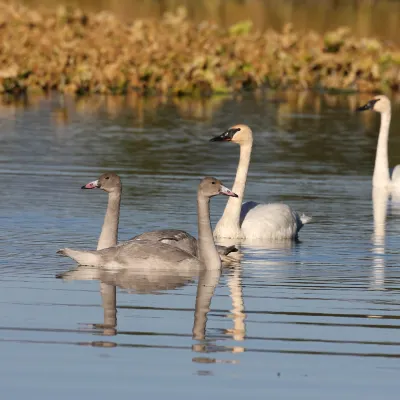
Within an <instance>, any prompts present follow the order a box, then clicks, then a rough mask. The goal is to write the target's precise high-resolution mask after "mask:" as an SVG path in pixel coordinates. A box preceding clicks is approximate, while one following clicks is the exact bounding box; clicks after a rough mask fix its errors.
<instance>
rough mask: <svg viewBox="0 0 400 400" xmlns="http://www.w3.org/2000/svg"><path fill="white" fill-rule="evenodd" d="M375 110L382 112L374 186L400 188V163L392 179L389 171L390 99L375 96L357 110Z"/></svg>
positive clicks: (373, 179)
mask: <svg viewBox="0 0 400 400" xmlns="http://www.w3.org/2000/svg"><path fill="white" fill-rule="evenodd" d="M366 110H374V111H376V112H378V113H380V114H381V127H380V129H379V136H378V145H377V147H376V156H375V167H374V175H373V177H372V186H373V187H378V188H387V189H391V190H393V189H396V190H400V165H396V167H395V168H394V169H393V173H392V179H390V173H389V160H388V141H389V128H390V119H391V116H392V112H391V104H390V100H389V99H388V98H387V97H386V96H384V95H378V96H375V97H374V98H373V99H371V100H370V101H368V103H366V104H364V105H363V106H361V107H359V108H357V111H366Z"/></svg>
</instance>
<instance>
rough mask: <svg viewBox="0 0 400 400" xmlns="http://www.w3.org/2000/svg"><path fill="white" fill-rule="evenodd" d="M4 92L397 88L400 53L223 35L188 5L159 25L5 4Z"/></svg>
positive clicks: (374, 43) (372, 46)
mask: <svg viewBox="0 0 400 400" xmlns="http://www.w3.org/2000/svg"><path fill="white" fill-rule="evenodd" d="M0 40H1V43H2V45H1V47H0V92H3V93H4V92H8V93H21V92H30V91H32V92H40V91H50V90H57V91H60V92H65V93H77V94H84V93H109V94H125V93H128V92H137V93H139V94H143V95H145V94H168V95H185V94H190V95H209V94H213V93H231V92H235V91H240V90H251V89H254V88H259V87H273V88H279V89H285V88H291V89H299V90H301V89H320V90H338V91H361V92H374V91H399V90H400V49H399V48H396V47H395V46H394V45H391V44H388V43H383V42H381V41H379V40H377V39H367V38H363V39H359V38H356V37H354V36H352V34H351V31H350V30H349V29H348V28H339V29H337V30H335V31H333V32H329V33H326V34H325V35H320V34H317V33H316V32H312V31H310V32H308V33H305V34H299V33H298V32H293V31H292V29H291V26H290V25H287V26H286V27H285V28H284V29H283V31H282V32H276V31H273V30H268V31H266V32H263V33H260V32H255V31H253V30H252V24H251V22H249V21H244V22H242V23H239V24H236V25H234V26H232V27H231V28H230V29H228V30H226V29H222V28H220V27H218V26H217V25H215V24H212V23H209V22H203V23H200V24H195V23H193V22H192V21H190V20H189V19H188V18H187V16H186V13H185V10H184V9H179V10H178V11H177V12H176V13H175V14H171V13H167V14H165V15H164V17H163V18H162V19H161V20H134V21H132V22H130V23H125V22H121V21H120V20H119V19H118V18H116V17H115V16H114V15H113V14H110V13H105V12H101V13H84V12H82V11H81V10H78V9H67V8H59V9H58V10H55V11H44V12H39V11H36V10H33V9H28V8H25V7H23V6H19V5H9V4H6V3H0Z"/></svg>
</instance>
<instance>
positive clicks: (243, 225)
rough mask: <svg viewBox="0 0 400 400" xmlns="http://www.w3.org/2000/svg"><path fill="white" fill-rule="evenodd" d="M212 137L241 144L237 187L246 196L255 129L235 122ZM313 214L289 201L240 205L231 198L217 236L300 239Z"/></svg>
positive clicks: (237, 191) (235, 189)
mask: <svg viewBox="0 0 400 400" xmlns="http://www.w3.org/2000/svg"><path fill="white" fill-rule="evenodd" d="M210 141H212V142H217V141H225V142H234V143H237V144H239V146H240V160H239V165H238V169H237V172H236V178H235V183H234V185H233V189H232V190H233V191H234V192H235V193H237V194H238V196H239V197H240V199H243V195H244V189H245V186H246V178H247V172H248V169H249V164H250V156H251V149H252V146H253V133H252V131H251V129H250V128H249V127H248V126H247V125H235V126H232V127H231V128H229V129H228V130H227V131H226V132H224V133H222V134H221V135H219V136H216V137H214V138H212V139H211V140H210ZM310 220H311V217H308V216H306V215H304V214H303V215H302V216H300V215H299V214H297V212H295V211H293V210H292V209H291V208H290V207H289V206H288V205H286V204H281V203H270V204H259V203H256V202H254V201H249V202H246V203H244V204H243V205H240V203H239V202H236V204H235V203H234V202H232V201H231V199H229V201H228V204H227V205H226V207H225V211H224V213H223V215H222V217H221V219H220V220H219V221H218V224H217V226H216V227H215V230H214V237H216V238H234V239H268V240H280V239H297V235H298V232H299V230H300V229H301V228H302V226H303V225H304V224H306V223H307V222H309V221H310Z"/></svg>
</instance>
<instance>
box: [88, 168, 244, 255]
mask: <svg viewBox="0 0 400 400" xmlns="http://www.w3.org/2000/svg"><path fill="white" fill-rule="evenodd" d="M81 189H101V190H103V191H105V192H107V193H108V206H107V211H106V215H105V217H104V223H103V227H102V230H101V234H100V238H99V242H98V243H99V244H98V247H97V250H101V249H104V248H107V247H111V246H115V245H116V244H117V241H118V225H119V215H120V208H121V207H120V205H121V195H122V182H121V178H120V177H119V176H118V175H117V174H116V173H114V172H106V173H105V174H102V175H101V176H100V177H99V179H97V180H95V181H92V182H89V183H87V184H86V185H83V186H82V188H81ZM129 240H141V241H143V240H147V241H154V242H162V243H166V244H169V245H171V246H174V247H178V248H180V249H182V250H185V251H187V252H188V253H190V254H192V255H194V256H198V246H197V239H196V238H195V237H193V236H192V235H190V234H189V233H187V232H185V231H182V230H179V229H160V230H155V231H150V232H145V233H142V234H140V235H137V236H135V237H133V238H131V239H129ZM120 244H122V243H120ZM216 247H217V250H218V253H219V254H220V256H221V259H222V261H224V262H232V261H234V260H233V259H232V258H230V257H226V256H227V255H228V254H230V253H233V252H236V251H237V248H236V247H235V246H228V247H226V246H216Z"/></svg>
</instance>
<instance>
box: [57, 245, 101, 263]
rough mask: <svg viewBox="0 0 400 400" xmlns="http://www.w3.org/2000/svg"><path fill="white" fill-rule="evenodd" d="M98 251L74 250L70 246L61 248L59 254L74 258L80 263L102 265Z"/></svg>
mask: <svg viewBox="0 0 400 400" xmlns="http://www.w3.org/2000/svg"><path fill="white" fill-rule="evenodd" d="M96 253H97V252H96V251H85V250H73V249H69V248H65V249H60V250H58V251H57V254H60V255H62V256H66V257H69V258H72V259H73V260H75V261H76V262H77V263H78V264H80V265H92V266H94V267H100V266H101V257H100V255H99V254H96Z"/></svg>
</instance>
